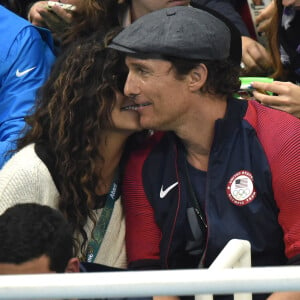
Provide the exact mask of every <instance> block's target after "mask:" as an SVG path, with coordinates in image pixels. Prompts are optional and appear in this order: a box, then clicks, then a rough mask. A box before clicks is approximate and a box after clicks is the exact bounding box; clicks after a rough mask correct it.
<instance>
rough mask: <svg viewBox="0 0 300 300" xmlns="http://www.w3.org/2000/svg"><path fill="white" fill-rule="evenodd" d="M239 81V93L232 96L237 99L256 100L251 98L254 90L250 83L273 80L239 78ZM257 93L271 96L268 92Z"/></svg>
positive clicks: (266, 78) (270, 80)
mask: <svg viewBox="0 0 300 300" xmlns="http://www.w3.org/2000/svg"><path fill="white" fill-rule="evenodd" d="M240 80H241V86H240V89H239V91H238V92H237V93H236V94H235V95H234V97H235V98H237V99H247V100H256V99H255V98H254V96H253V91H254V88H253V87H252V86H251V83H252V82H253V81H259V82H266V83H268V82H273V80H274V79H273V78H269V77H240ZM258 91H259V92H261V93H263V94H266V95H272V93H271V92H269V91H261V90H258Z"/></svg>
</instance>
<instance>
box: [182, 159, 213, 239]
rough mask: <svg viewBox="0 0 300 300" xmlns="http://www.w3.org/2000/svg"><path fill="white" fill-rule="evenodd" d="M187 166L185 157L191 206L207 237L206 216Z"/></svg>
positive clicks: (185, 162)
mask: <svg viewBox="0 0 300 300" xmlns="http://www.w3.org/2000/svg"><path fill="white" fill-rule="evenodd" d="M187 164H188V162H187V158H186V157H185V159H184V168H185V177H186V183H187V190H188V193H189V196H190V200H191V204H192V206H193V208H194V211H195V213H196V215H197V219H198V223H199V226H200V229H201V231H202V233H205V234H204V237H206V231H207V223H206V219H205V216H204V214H203V212H202V209H201V207H200V204H199V201H198V199H197V197H196V194H195V190H194V188H193V185H192V183H191V180H190V175H189V170H188V166H187Z"/></svg>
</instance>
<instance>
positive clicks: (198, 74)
mask: <svg viewBox="0 0 300 300" xmlns="http://www.w3.org/2000/svg"><path fill="white" fill-rule="evenodd" d="M207 74H208V71H207V68H206V66H205V65H204V64H199V65H198V66H197V67H195V68H194V69H192V70H191V71H190V73H189V87H190V90H191V91H192V92H196V91H199V90H200V89H201V88H202V87H203V86H204V84H205V82H206V79H207Z"/></svg>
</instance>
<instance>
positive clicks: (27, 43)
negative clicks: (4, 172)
mask: <svg viewBox="0 0 300 300" xmlns="http://www.w3.org/2000/svg"><path fill="white" fill-rule="evenodd" d="M54 59H55V56H54V54H53V52H52V49H51V47H50V46H48V44H47V43H46V42H45V41H44V40H43V39H42V38H41V35H40V33H39V32H38V30H37V29H36V28H35V27H33V26H27V27H25V28H23V29H22V30H21V31H20V33H19V34H18V35H17V36H16V39H15V40H14V42H13V44H12V45H11V47H10V50H9V53H8V55H7V57H6V58H5V60H4V61H2V62H0V64H1V68H0V69H1V71H0V80H1V85H0V107H1V110H0V168H1V167H2V166H3V164H4V163H5V161H6V160H7V159H8V158H9V156H10V155H6V152H7V151H8V150H11V149H13V148H14V147H15V140H16V139H17V138H18V136H19V134H20V132H21V131H22V129H23V128H24V125H25V121H24V117H25V116H26V115H27V114H28V113H29V111H30V109H32V107H33V105H34V102H35V97H36V92H37V89H38V88H39V87H40V86H41V85H42V84H43V83H44V81H45V80H46V78H47V77H48V74H49V71H50V68H51V66H52V63H53V62H54Z"/></svg>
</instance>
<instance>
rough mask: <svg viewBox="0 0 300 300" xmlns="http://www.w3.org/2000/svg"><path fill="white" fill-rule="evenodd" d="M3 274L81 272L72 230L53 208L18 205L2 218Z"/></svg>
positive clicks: (0, 270) (0, 262) (0, 266)
mask: <svg viewBox="0 0 300 300" xmlns="http://www.w3.org/2000/svg"><path fill="white" fill-rule="evenodd" d="M0 240H1V243H0V274H33V273H54V272H55V273H64V272H68V273H71V272H79V260H78V258H75V257H74V255H73V250H74V249H73V236H72V230H71V226H70V225H69V224H68V223H67V221H66V220H65V218H64V217H63V215H62V214H61V213H60V212H59V211H57V210H54V209H53V208H50V207H49V206H45V205H39V204H36V203H26V204H17V205H15V206H13V207H10V208H8V209H7V210H6V211H5V212H4V213H3V214H2V215H0Z"/></svg>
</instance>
